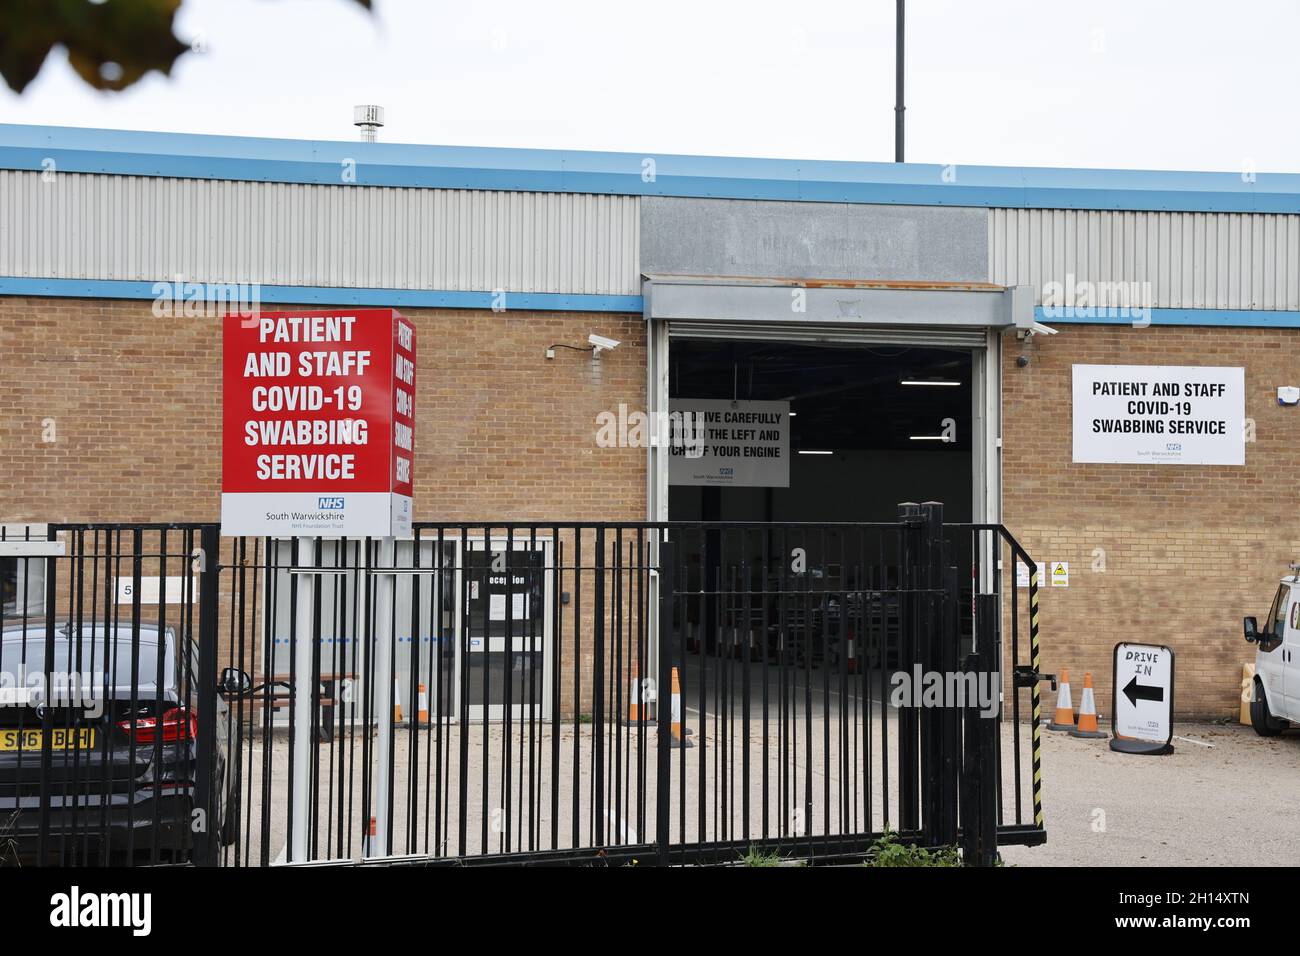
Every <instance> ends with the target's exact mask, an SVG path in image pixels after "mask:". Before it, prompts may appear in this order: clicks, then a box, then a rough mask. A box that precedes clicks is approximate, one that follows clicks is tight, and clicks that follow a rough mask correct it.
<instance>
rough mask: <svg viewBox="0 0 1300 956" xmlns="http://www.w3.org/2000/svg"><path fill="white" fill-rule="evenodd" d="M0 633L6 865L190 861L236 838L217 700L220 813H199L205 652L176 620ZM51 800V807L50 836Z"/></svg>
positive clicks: (1, 818)
mask: <svg viewBox="0 0 1300 956" xmlns="http://www.w3.org/2000/svg"><path fill="white" fill-rule="evenodd" d="M46 627H47V626H46V623H45V622H43V621H41V622H36V621H29V622H27V623H26V624H24V625H17V626H11V627H6V628H5V629H4V630H3V631H0V864H4V863H20V864H21V863H25V862H30V861H36V860H37V858H38V857H40V856H41V854H42V853H43V858H41V860H40V862H45V863H80V864H89V865H95V864H99V863H102V862H129V861H130V860H132V859H135V860H141V861H155V860H156V861H162V862H178V861H184V860H187V859H189V858H190V855H191V852H192V849H193V845H194V834H195V832H196V831H202V829H203V827H204V826H209V825H210V826H213V827H217V828H218V830H217V832H218V835H219V839H220V841H221V842H222V843H223V844H227V845H228V844H229V843H231V842H233V840H234V836H235V827H236V822H235V813H234V810H233V807H234V796H235V790H234V784H233V781H232V780H230V779H228V777H229V774H228V773H227V766H228V762H227V750H228V749H229V746H230V736H229V726H230V725H229V720H230V708H229V706H228V704H227V703H226V702H225V700H224V699H223V698H222V697H221V696H220V695H217V696H216V702H217V703H216V713H215V715H214V716H215V718H216V728H215V729H216V732H215V734H214V736H215V738H216V768H215V769H216V772H215V776H214V781H215V783H214V787H215V792H216V797H215V801H214V802H215V803H216V808H215V811H216V812H215V814H214V815H215V816H216V819H214V820H211V821H206V820H205V819H204V817H205V816H206V815H205V814H196V813H195V809H196V807H195V778H196V767H197V760H196V757H197V749H198V745H197V740H198V730H199V722H198V720H199V715H198V712H197V709H196V705H197V699H198V688H197V686H196V683H195V680H194V675H195V674H197V673H198V668H197V663H198V651H197V648H196V647H195V645H194V644H193V643H192V642H191V641H189V640H184V641H180V642H178V640H177V635H176V632H175V631H174V630H173V629H172V628H170V627H168V628H165V629H164V630H163V631H162V633H161V639H160V635H159V629H158V628H157V626H151V625H147V624H141V625H140V626H139V627H138V629H133V628H132V627H131V625H130V624H129V623H121V624H116V625H114V624H107V625H106V624H104V623H96V624H94V625H89V624H88V625H83V626H81V627H79V628H76V629H74V628H73V627H71V626H70V625H69V624H67V623H59V624H56V625H55V629H54V637H53V654H52V656H51V658H50V661H49V666H48V667H47V666H46V651H47V636H48V635H47V630H46ZM43 805H44V806H45V807H48V823H47V828H46V834H45V839H44V841H43V846H42V841H41V840H40V830H41V820H42V809H43Z"/></svg>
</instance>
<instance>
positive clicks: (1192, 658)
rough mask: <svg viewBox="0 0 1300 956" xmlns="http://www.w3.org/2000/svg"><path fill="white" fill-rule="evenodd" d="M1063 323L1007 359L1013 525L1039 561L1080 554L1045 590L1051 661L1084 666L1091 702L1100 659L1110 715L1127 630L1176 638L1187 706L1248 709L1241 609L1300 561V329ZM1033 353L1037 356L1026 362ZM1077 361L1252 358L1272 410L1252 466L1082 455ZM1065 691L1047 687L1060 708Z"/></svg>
mask: <svg viewBox="0 0 1300 956" xmlns="http://www.w3.org/2000/svg"><path fill="white" fill-rule="evenodd" d="M1059 328H1060V330H1061V331H1060V334H1059V335H1056V336H1052V337H1045V336H1039V337H1035V338H1034V339H1033V340H1032V341H1031V342H1030V343H1028V344H1025V343H1020V342H1017V341H1015V340H1014V339H1010V338H1009V339H1008V340H1007V343H1006V348H1005V353H1004V355H1005V361H1004V369H1003V421H1004V424H1003V504H1004V514H1005V520H1006V523H1007V526H1008V527H1009V528H1010V530H1011V532H1012V533H1013V534H1015V535H1016V536H1017V537H1018V538H1019V540H1020V542H1021V543H1022V544H1023V545H1025V547H1026V548H1027V549H1028V550H1029V552H1030V554H1032V555H1033V556H1034V557H1035V558H1036V559H1037V560H1039V561H1069V562H1070V586H1069V588H1068V589H1064V588H1051V587H1045V588H1044V590H1043V593H1042V597H1041V613H1040V623H1041V626H1042V646H1043V668H1044V669H1045V670H1047V671H1049V672H1054V673H1059V671H1060V670H1061V668H1063V667H1068V668H1069V670H1070V675H1071V679H1072V680H1071V682H1072V684H1073V687H1074V692H1075V704H1076V706H1077V705H1078V700H1079V697H1078V694H1079V688H1081V687H1082V682H1083V672H1084V671H1085V670H1091V671H1092V674H1093V679H1094V682H1095V685H1096V688H1097V697H1098V707H1099V709H1100V710H1101V711H1102V712H1103V713H1104V714H1106V715H1109V713H1110V701H1111V686H1110V684H1111V650H1112V648H1113V647H1114V645H1115V643H1116V642H1118V641H1121V640H1135V641H1143V642H1152V643H1161V644H1168V645H1169V646H1170V647H1172V648H1173V649H1174V651H1175V655H1176V662H1177V664H1176V677H1175V707H1176V710H1177V712H1178V713H1180V714H1184V715H1202V716H1208V715H1224V714H1228V713H1232V714H1234V715H1235V714H1236V712H1237V707H1238V699H1239V687H1240V680H1241V665H1242V664H1243V663H1244V662H1247V661H1253V660H1254V652H1253V650H1252V648H1251V647H1250V646H1249V645H1247V644H1246V643H1245V642H1244V641H1243V640H1242V637H1241V618H1242V616H1243V615H1247V614H1255V615H1259V616H1263V615H1264V614H1265V613H1266V612H1267V610H1268V605H1269V602H1270V601H1271V600H1272V595H1273V592H1274V591H1275V590H1276V588H1277V582H1278V579H1279V578H1280V577H1282V575H1283V574H1284V573H1286V570H1287V564H1288V562H1290V561H1294V560H1297V559H1300V521H1297V519H1296V517H1295V496H1294V494H1293V493H1292V487H1293V482H1294V475H1295V474H1297V467H1298V466H1300V443H1297V438H1300V409H1296V408H1282V407H1279V406H1278V404H1277V396H1276V389H1277V386H1279V385H1290V384H1298V383H1300V367H1297V364H1296V362H1295V359H1294V352H1293V350H1294V349H1295V348H1296V347H1297V346H1300V332H1295V331H1287V330H1277V331H1274V330H1263V329H1213V328H1160V327H1149V328H1145V329H1135V328H1132V327H1128V326H1123V327H1109V326H1074V325H1064V326H1060V327H1059ZM1019 355H1026V356H1028V358H1029V359H1030V364H1029V366H1028V367H1027V368H1023V369H1022V368H1017V366H1016V358H1017V357H1018V356H1019ZM1075 363H1079V364H1116V365H1223V366H1238V365H1240V366H1244V368H1245V370H1246V415H1247V417H1248V418H1253V419H1254V420H1255V423H1256V440H1255V441H1254V442H1253V443H1250V444H1247V446H1246V465H1245V467H1227V466H1186V465H1164V466H1143V465H1102V464H1074V463H1073V462H1072V461H1071V457H1072V440H1071V391H1070V389H1071V370H1070V367H1071V365H1072V364H1075ZM1103 559H1104V568H1105V570H1104V571H1103V570H1100V569H1101V567H1102V563H1101V562H1102V560H1103ZM1094 566H1095V567H1096V568H1097V570H1094ZM1054 700H1055V699H1054V697H1053V696H1052V695H1051V694H1050V692H1049V693H1047V694H1046V695H1045V704H1044V710H1045V712H1046V713H1047V714H1050V713H1051V707H1052V706H1054Z"/></svg>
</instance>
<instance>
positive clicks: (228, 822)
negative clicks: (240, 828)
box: [218, 808, 239, 846]
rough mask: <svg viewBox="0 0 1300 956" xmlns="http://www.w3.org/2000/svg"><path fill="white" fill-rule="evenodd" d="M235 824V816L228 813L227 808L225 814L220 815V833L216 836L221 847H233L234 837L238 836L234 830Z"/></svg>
mask: <svg viewBox="0 0 1300 956" xmlns="http://www.w3.org/2000/svg"><path fill="white" fill-rule="evenodd" d="M235 823H236V819H235V815H234V814H233V813H230V812H229V808H227V812H225V813H223V814H222V815H221V832H220V834H219V835H218V836H219V839H220V840H221V845H222V846H233V845H234V842H235V839H236V837H238V836H239V834H238V832H237V831H236V829H235Z"/></svg>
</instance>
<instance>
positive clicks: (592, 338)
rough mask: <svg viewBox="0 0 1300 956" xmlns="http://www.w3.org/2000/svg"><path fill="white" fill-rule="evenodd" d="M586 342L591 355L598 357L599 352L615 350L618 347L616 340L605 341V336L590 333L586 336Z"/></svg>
mask: <svg viewBox="0 0 1300 956" xmlns="http://www.w3.org/2000/svg"><path fill="white" fill-rule="evenodd" d="M587 341H588V342H589V343H590V344H591V351H592V354H593V355H599V354H600V353H601V352H605V351H608V350H611V349H616V348H618V346H619V341H618V339H607V338H605V336H603V335H597V334H596V333H595V332H592V333H591V334H590V335H588V336H587Z"/></svg>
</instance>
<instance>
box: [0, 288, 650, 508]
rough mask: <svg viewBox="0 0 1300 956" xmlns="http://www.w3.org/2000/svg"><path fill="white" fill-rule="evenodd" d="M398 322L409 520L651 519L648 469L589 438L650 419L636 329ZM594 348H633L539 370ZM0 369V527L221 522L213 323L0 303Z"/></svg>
mask: <svg viewBox="0 0 1300 956" xmlns="http://www.w3.org/2000/svg"><path fill="white" fill-rule="evenodd" d="M277 308H289V307H280V306H277ZM313 308H315V307H313ZM402 312H403V314H404V315H406V316H407V317H408V318H410V319H412V320H413V321H414V322H415V324H416V327H417V329H418V336H419V340H418V341H419V371H418V375H417V383H418V392H417V414H418V425H417V430H416V438H415V447H416V473H415V517H416V519H417V520H421V521H432V520H456V519H476V518H477V519H482V518H498V519H499V518H513V519H516V520H528V519H549V520H556V519H566V518H568V519H572V518H582V517H587V518H595V517H600V518H605V519H607V520H619V519H623V520H627V519H631V520H639V519H641V518H644V516H645V451H644V450H642V449H607V448H597V447H596V444H595V438H594V436H595V430H596V425H595V417H596V415H597V413H598V412H600V411H602V410H604V409H611V410H615V411H616V410H617V409H618V405H619V403H620V402H626V403H627V404H628V406H629V407H630V408H633V409H637V408H644V407H645V334H644V321H643V320H642V318H641V317H640V316H626V315H605V314H599V315H591V314H581V313H555V312H529V313H509V312H507V313H492V312H485V311H460V310H457V311H445V310H430V309H411V310H407V309H403V310H402ZM591 332H600V333H601V334H604V335H608V336H610V337H613V338H616V339H620V340H622V342H623V344H622V345H621V346H620V347H619V348H618V349H616V350H614V351H612V352H606V353H604V354H603V355H602V356H601V360H600V363H599V366H596V365H595V364H594V363H593V362H592V360H591V357H590V356H589V355H588V354H586V353H580V352H573V351H570V350H568V349H560V350H558V351H557V353H556V358H555V359H553V360H549V361H548V360H547V359H546V357H545V349H546V346H548V345H550V344H551V343H553V342H561V343H567V344H570V345H585V344H586V340H587V335H588V334H589V333H591ZM0 356H3V362H4V375H3V378H0V447H3V448H4V458H3V461H4V480H3V482H0V520H4V521H21V520H34V521H60V520H67V521H142V520H152V521H160V520H167V521H180V520H191V521H203V520H208V521H211V520H216V519H217V517H218V516H219V513H220V481H221V438H220V416H221V385H220V367H221V336H220V332H219V327H218V321H217V320H216V319H214V318H213V319H201V318H156V317H154V315H153V314H152V311H151V304H150V303H148V302H130V301H104V300H89V299H37V298H0ZM597 369H598V371H597ZM47 420H52V424H53V427H54V430H55V431H54V435H55V440H54V441H52V442H47V441H44V440H43V438H44V437H46V436H45V435H44V434H43V431H44V427H45V426H44V424H43V423H45V422H46V421H47Z"/></svg>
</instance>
